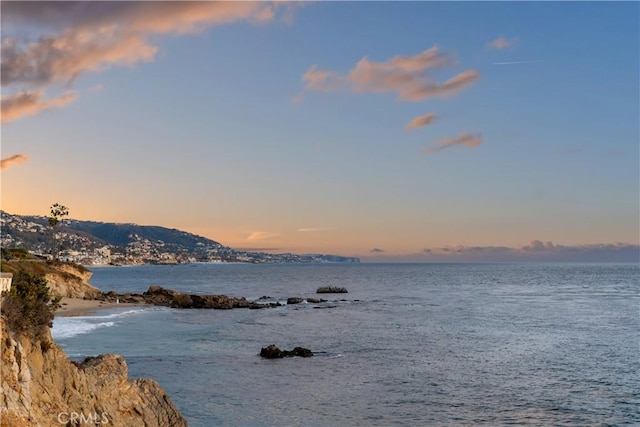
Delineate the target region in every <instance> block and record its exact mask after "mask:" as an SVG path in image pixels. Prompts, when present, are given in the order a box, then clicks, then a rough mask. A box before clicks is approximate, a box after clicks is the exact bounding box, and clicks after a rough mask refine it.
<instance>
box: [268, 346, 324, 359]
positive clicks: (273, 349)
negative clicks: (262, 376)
mask: <svg viewBox="0 0 640 427" xmlns="http://www.w3.org/2000/svg"><path fill="white" fill-rule="evenodd" d="M294 356H299V357H311V356H313V352H312V351H311V350H309V349H308V348H303V347H295V348H294V349H293V350H291V351H288V350H284V351H283V350H280V349H279V348H278V347H277V346H276V345H275V344H271V345H269V346H267V347H263V348H262V349H261V350H260V357H264V358H266V359H282V358H283V357H294Z"/></svg>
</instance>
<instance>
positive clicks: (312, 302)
mask: <svg viewBox="0 0 640 427" xmlns="http://www.w3.org/2000/svg"><path fill="white" fill-rule="evenodd" d="M307 302H308V303H310V304H320V303H321V302H327V300H326V299H321V298H307Z"/></svg>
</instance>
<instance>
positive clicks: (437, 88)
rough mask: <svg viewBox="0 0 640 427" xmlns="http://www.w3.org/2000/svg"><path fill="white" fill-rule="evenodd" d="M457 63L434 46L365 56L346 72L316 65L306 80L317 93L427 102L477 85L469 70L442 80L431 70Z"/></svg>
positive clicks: (475, 78)
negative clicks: (376, 58) (387, 95)
mask: <svg viewBox="0 0 640 427" xmlns="http://www.w3.org/2000/svg"><path fill="white" fill-rule="evenodd" d="M454 64H455V60H454V58H453V55H451V54H449V53H447V52H441V51H440V50H439V49H438V47H437V46H433V47H431V48H430V49H427V50H425V51H423V52H421V53H419V54H416V55H413V56H395V57H393V58H391V59H389V60H387V61H385V62H373V61H371V60H369V58H367V57H364V58H362V59H361V60H360V61H358V62H357V63H356V65H355V66H354V67H353V68H352V69H351V70H349V72H348V73H347V74H345V75H341V74H339V73H337V72H334V71H329V70H321V69H319V68H318V67H317V66H316V65H313V66H312V67H311V68H309V70H307V71H306V72H305V73H304V74H303V76H302V81H303V82H304V83H305V90H307V91H316V92H339V91H346V92H357V93H396V94H397V100H399V101H413V102H415V101H423V100H425V99H427V98H430V97H433V96H446V95H451V94H454V93H456V92H458V91H460V90H462V89H465V88H466V87H468V86H470V85H472V84H474V83H475V82H476V81H477V80H478V78H479V74H478V72H477V71H475V70H466V71H463V72H461V73H458V74H457V75H455V76H453V77H451V78H450V79H449V80H447V81H445V82H444V83H438V82H437V81H436V80H435V79H434V78H433V77H432V76H430V75H429V74H428V70H431V69H435V68H444V67H449V66H452V65H454Z"/></svg>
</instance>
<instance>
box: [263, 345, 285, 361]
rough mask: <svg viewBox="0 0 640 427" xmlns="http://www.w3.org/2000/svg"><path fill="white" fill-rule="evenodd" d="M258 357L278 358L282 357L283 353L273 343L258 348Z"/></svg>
mask: <svg viewBox="0 0 640 427" xmlns="http://www.w3.org/2000/svg"><path fill="white" fill-rule="evenodd" d="M260 357H265V358H267V359H280V358H282V357H284V353H283V352H282V350H280V349H279V348H278V347H277V346H276V345H275V344H271V345H270V346H267V347H263V348H262V349H261V350H260Z"/></svg>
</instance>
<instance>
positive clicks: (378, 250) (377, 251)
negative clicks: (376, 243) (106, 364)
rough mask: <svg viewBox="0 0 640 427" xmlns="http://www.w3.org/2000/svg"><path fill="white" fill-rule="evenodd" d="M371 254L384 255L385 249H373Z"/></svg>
mask: <svg viewBox="0 0 640 427" xmlns="http://www.w3.org/2000/svg"><path fill="white" fill-rule="evenodd" d="M369 252H371V253H374V254H375V253H382V252H384V249H379V248H373V249H371V250H370V251H369Z"/></svg>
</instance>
